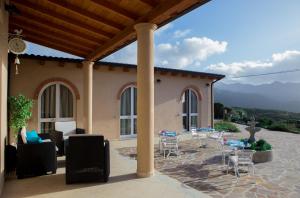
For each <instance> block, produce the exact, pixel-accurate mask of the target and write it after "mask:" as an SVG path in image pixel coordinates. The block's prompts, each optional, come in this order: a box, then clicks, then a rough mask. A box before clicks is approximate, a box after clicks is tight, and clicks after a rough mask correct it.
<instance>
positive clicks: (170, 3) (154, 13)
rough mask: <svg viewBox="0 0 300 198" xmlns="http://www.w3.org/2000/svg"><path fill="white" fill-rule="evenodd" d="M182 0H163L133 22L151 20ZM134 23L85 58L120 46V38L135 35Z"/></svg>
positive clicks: (101, 55)
mask: <svg viewBox="0 0 300 198" xmlns="http://www.w3.org/2000/svg"><path fill="white" fill-rule="evenodd" d="M184 1H185V0H176V1H175V0H174V1H165V2H164V3H161V4H159V5H158V6H157V7H156V9H153V10H152V11H150V12H149V13H148V14H147V15H144V16H142V17H140V18H139V19H138V20H136V22H135V24H137V23H140V22H145V21H148V22H151V20H153V19H155V18H156V17H158V16H161V15H163V14H164V13H165V12H166V10H168V9H170V8H172V7H174V6H175V5H177V4H178V5H180V3H181V2H184ZM195 1H196V0H195ZM135 24H133V25H131V26H128V27H127V28H126V29H124V30H123V31H121V32H120V33H119V34H117V35H116V36H115V37H113V38H112V39H110V40H109V41H107V42H106V43H105V44H103V45H102V46H101V47H99V48H98V49H96V50H94V51H93V52H92V53H91V54H90V55H88V56H87V57H86V59H87V60H90V61H95V60H97V59H98V58H102V57H103V56H105V55H106V54H108V53H111V52H112V51H113V50H112V49H113V48H118V47H120V42H121V41H122V40H129V39H130V38H131V37H132V35H135V30H134V25H135ZM131 40H132V39H131Z"/></svg>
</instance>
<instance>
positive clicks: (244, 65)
mask: <svg viewBox="0 0 300 198" xmlns="http://www.w3.org/2000/svg"><path fill="white" fill-rule="evenodd" d="M272 66H273V64H272V63H271V62H261V61H244V62H234V63H230V64H225V63H223V62H221V63H218V64H212V65H210V66H208V67H207V69H209V70H213V71H217V72H221V73H227V74H230V75H235V74H239V73H241V72H243V71H244V70H247V69H253V68H266V67H272Z"/></svg>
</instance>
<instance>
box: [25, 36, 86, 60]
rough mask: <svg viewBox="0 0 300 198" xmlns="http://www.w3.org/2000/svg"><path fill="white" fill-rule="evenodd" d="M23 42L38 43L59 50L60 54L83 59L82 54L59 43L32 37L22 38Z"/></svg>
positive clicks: (83, 54)
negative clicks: (64, 53)
mask: <svg viewBox="0 0 300 198" xmlns="http://www.w3.org/2000/svg"><path fill="white" fill-rule="evenodd" d="M24 40H26V41H29V42H33V43H39V44H40V45H43V46H46V47H50V48H53V49H57V50H60V51H62V52H66V53H69V54H73V55H76V56H79V57H85V53H84V52H81V51H79V50H77V49H72V48H71V49H70V48H68V47H67V46H64V45H61V44H59V43H53V42H50V41H48V40H44V39H41V38H36V37H33V36H27V37H26V38H24Z"/></svg>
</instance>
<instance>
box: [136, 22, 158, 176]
mask: <svg viewBox="0 0 300 198" xmlns="http://www.w3.org/2000/svg"><path fill="white" fill-rule="evenodd" d="M134 28H135V29H136V32H137V45H138V46H137V47H138V48H137V63H138V66H137V175H138V176H139V177H150V176H152V175H153V174H154V49H153V48H154V47H153V46H154V30H155V29H156V25H155V24H151V23H140V24H137V25H135V26H134Z"/></svg>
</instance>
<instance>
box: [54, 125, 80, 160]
mask: <svg viewBox="0 0 300 198" xmlns="http://www.w3.org/2000/svg"><path fill="white" fill-rule="evenodd" d="M84 133H85V130H84V129H80V128H76V129H75V134H84ZM49 135H50V139H51V141H53V142H54V143H55V145H56V147H57V148H58V151H57V155H58V156H63V155H65V139H66V136H64V133H63V132H62V131H56V130H54V131H50V133H49Z"/></svg>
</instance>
